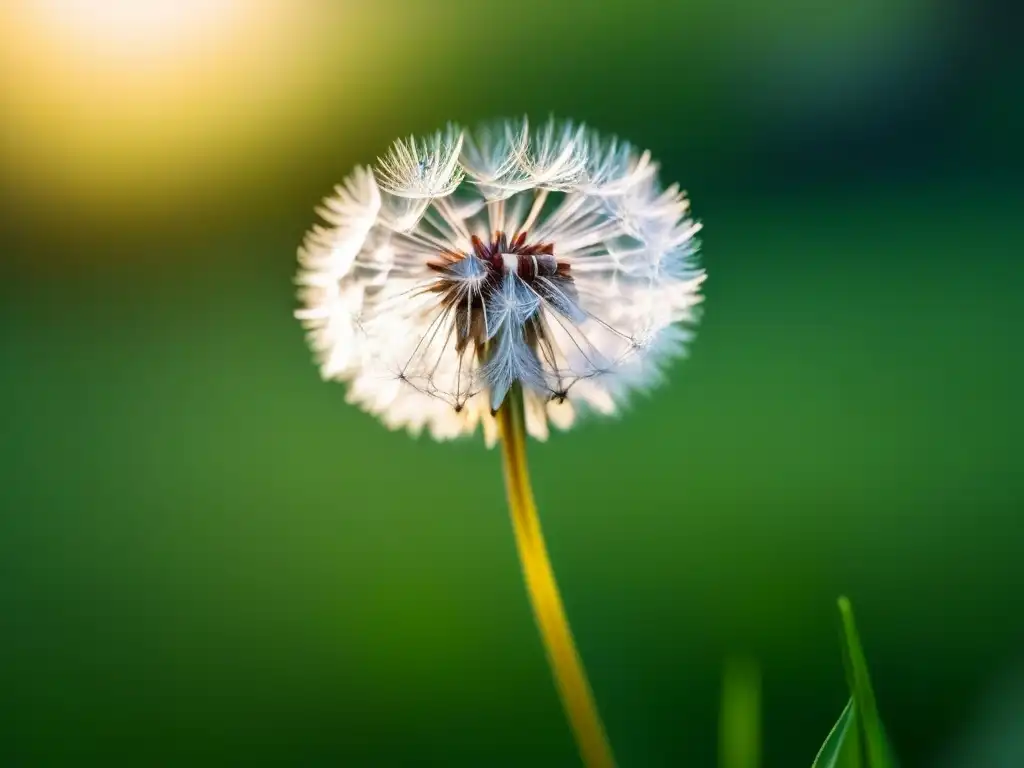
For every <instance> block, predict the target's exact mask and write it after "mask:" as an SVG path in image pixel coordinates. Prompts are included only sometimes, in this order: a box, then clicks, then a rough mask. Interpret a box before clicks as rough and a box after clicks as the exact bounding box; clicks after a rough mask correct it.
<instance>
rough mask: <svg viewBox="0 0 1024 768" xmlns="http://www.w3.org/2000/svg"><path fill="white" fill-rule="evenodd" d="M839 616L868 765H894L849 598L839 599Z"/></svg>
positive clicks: (886, 767) (875, 767) (883, 767)
mask: <svg viewBox="0 0 1024 768" xmlns="http://www.w3.org/2000/svg"><path fill="white" fill-rule="evenodd" d="M839 615H840V617H841V619H842V625H843V635H842V636H843V659H844V664H845V666H846V680H847V684H848V685H849V687H850V696H851V697H852V700H853V702H854V704H855V711H854V714H855V715H856V717H855V718H854V720H855V722H856V723H857V726H858V727H857V731H858V733H859V738H860V740H862V746H863V764H864V766H865V768H895V766H896V761H895V760H894V759H893V757H892V750H891V749H890V748H889V744H888V741H887V739H886V737H885V728H884V727H883V726H882V720H881V718H880V717H879V714H878V705H877V704H876V702H875V692H874V689H872V687H871V676H870V675H869V674H868V663H867V660H866V659H865V657H864V649H863V648H862V647H861V644H860V636H859V635H858V633H857V625H856V622H855V621H854V618H853V606H852V605H850V601H849V599H848V598H846V597H840V598H839Z"/></svg>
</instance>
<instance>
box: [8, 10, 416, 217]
mask: <svg viewBox="0 0 1024 768" xmlns="http://www.w3.org/2000/svg"><path fill="white" fill-rule="evenodd" d="M371 10H372V9H371ZM379 15H380V14H379V13H378V14H377V16H378V17H379ZM376 21H379V18H377V19H374V18H372V17H371V15H370V11H367V10H366V6H365V5H363V4H349V3H330V2H321V0H10V1H9V2H8V0H2V1H0V115H2V116H3V117H2V124H0V127H2V129H3V137H2V138H3V141H0V191H4V192H6V193H7V194H6V196H8V197H9V198H13V199H14V201H15V203H16V204H21V205H22V207H23V210H24V211H25V212H27V213H29V214H32V213H33V212H36V211H42V210H45V209H49V208H52V206H54V205H65V204H70V205H72V207H74V208H75V209H80V210H82V211H84V212H87V213H88V215H90V216H92V215H94V214H95V215H101V216H104V217H110V216H114V217H117V218H118V219H119V220H120V219H123V218H131V217H132V216H134V215H135V213H137V212H140V211H143V210H168V209H169V206H170V207H173V206H172V205H171V204H172V203H173V204H175V205H179V206H180V205H186V206H190V207H194V206H195V205H197V204H199V200H198V197H201V196H202V195H221V196H223V195H226V194H230V193H231V192H230V190H231V189H237V188H239V187H240V186H242V187H244V185H246V184H251V179H252V178H253V176H254V174H255V175H256V176H258V175H259V173H261V172H265V173H269V171H265V170H264V171H261V169H267V168H270V167H272V165H273V164H274V163H277V162H281V158H282V157H287V156H288V152H296V151H299V150H301V149H302V148H303V147H304V146H306V145H308V143H309V142H308V138H307V137H308V136H309V135H310V134H311V133H315V132H317V131H319V132H321V133H322V132H325V131H327V130H328V128H326V127H324V126H329V130H330V131H331V133H330V136H331V137H335V140H336V137H337V136H338V135H339V131H342V132H343V131H345V130H347V129H350V128H351V127H352V126H353V125H355V124H357V121H359V120H361V121H365V120H366V119H367V118H368V117H371V115H370V114H368V113H369V109H368V108H367V107H366V106H365V105H364V104H363V102H364V101H367V100H368V99H367V97H366V96H365V94H366V93H367V92H368V91H369V88H370V87H371V86H373V85H375V84H378V83H379V82H380V80H381V76H382V72H390V71H391V69H393V68H394V67H396V66H401V62H400V61H397V62H396V60H395V58H394V57H393V58H392V59H391V60H390V61H387V62H386V63H378V62H381V57H377V56H371V55H369V52H370V50H371V49H372V48H373V47H374V46H377V45H380V43H381V41H380V40H379V39H377V38H379V35H378V34H377V33H376V31H375V30H376V29H378V28H380V24H378V23H375V22H376ZM384 76H385V77H386V76H387V75H384ZM12 192H13V194H11V193H12Z"/></svg>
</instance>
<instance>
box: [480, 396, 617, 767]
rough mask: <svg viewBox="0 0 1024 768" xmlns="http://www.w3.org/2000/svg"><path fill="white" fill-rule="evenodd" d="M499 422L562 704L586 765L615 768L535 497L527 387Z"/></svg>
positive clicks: (536, 608)
mask: <svg viewBox="0 0 1024 768" xmlns="http://www.w3.org/2000/svg"><path fill="white" fill-rule="evenodd" d="M498 422H499V424H500V427H501V438H502V440H501V445H502V459H503V461H504V466H505V485H506V489H507V492H508V505H509V511H510V513H511V516H512V527H513V529H514V530H515V536H516V547H517V548H518V550H519V560H520V562H521V563H522V566H523V576H524V577H525V580H526V590H527V592H528V593H529V596H530V603H531V604H532V605H533V613H534V616H535V618H536V620H537V627H538V629H539V630H540V636H541V640H543V642H544V648H545V650H546V651H547V656H548V662H549V663H550V665H551V671H552V672H553V674H554V678H555V684H556V686H557V687H558V692H559V695H560V696H561V698H562V706H563V707H565V711H566V714H567V715H568V717H569V723H570V725H571V726H572V729H573V732H574V733H575V736H576V743H577V745H578V746H579V750H580V755H581V756H582V758H583V763H584V765H586V766H587V768H614V766H615V758H614V757H613V756H612V749H611V745H610V744H609V743H608V736H607V735H606V734H605V730H604V725H603V724H602V723H601V716H600V714H598V711H597V706H596V704H595V703H594V696H593V693H592V692H591V690H590V684H589V683H588V682H587V674H586V672H585V671H584V669H583V662H582V661H581V660H580V656H579V653H578V652H577V650H576V644H575V643H574V642H573V638H572V631H571V630H570V628H569V622H568V620H567V619H566V617H565V608H564V607H563V606H562V598H561V596H560V595H559V593H558V585H557V583H556V582H555V574H554V571H552V569H551V562H550V560H548V553H547V547H546V546H545V544H544V534H543V532H542V531H541V527H540V518H539V517H538V515H537V505H536V504H535V503H534V500H533V490H532V489H531V487H530V473H529V468H528V466H527V462H526V421H525V415H524V408H523V393H522V389H521V388H520V386H519V385H518V384H517V385H515V386H514V387H513V388H512V390H511V391H510V392H509V393H508V395H507V396H506V397H505V402H504V403H503V404H502V406H501V408H500V409H499V411H498Z"/></svg>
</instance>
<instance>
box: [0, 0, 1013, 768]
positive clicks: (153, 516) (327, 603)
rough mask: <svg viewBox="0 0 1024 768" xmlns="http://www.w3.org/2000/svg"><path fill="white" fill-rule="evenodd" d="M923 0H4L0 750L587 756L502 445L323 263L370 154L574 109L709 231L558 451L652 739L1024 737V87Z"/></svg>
mask: <svg viewBox="0 0 1024 768" xmlns="http://www.w3.org/2000/svg"><path fill="white" fill-rule="evenodd" d="M1009 8H1010V6H1009V5H1007V6H1006V8H1005V9H1004V8H1000V7H999V6H997V5H996V4H995V3H992V2H989V3H986V2H971V3H968V2H966V0H964V2H962V3H960V4H959V5H956V4H952V3H946V4H939V3H937V2H929V1H928V0H852V1H851V2H846V3H832V4H827V3H808V2H801V1H800V0H775V1H774V2H771V3H764V2H759V1H758V0H733V1H732V2H728V3H717V2H712V1H711V0H694V1H693V2H689V3H678V4H672V3H665V2H655V0H628V2H627V1H626V0H586V1H584V0H560V2H558V3H548V2H542V0H519V1H518V2H515V3H510V2H486V1H485V0H474V2H468V0H374V2H361V1H359V2H357V1H354V0H353V1H348V2H346V1H345V0H341V1H339V2H326V1H325V2H316V0H290V1H288V2H286V0H173V1H172V0H148V1H147V0H63V1H62V0H37V1H35V2H31V1H30V0H9V1H8V2H5V3H4V4H3V6H2V9H0V131H2V133H0V139H2V143H0V194H2V218H0V397H2V401H0V402H2V406H0V408H2V413H3V416H2V419H0V510H2V514H0V764H3V765H11V766H34V765H85V764H103V765H108V766H109V765H133V766H140V765H195V764H217V765H251V764H260V763H271V764H282V765H307V766H314V765H346V766H403V765H453V766H455V765H467V766H480V767H481V768H484V767H486V768H491V767H493V768H498V767H499V766H549V765H550V766H571V765H574V764H575V762H574V761H575V760H576V757H575V750H574V746H573V743H572V741H571V737H570V734H569V731H568V729H567V727H566V725H565V722H564V719H563V717H562V713H561V711H560V708H559V705H558V701H557V698H556V695H555V692H554V688H553V685H552V684H551V681H550V678H549V674H548V670H547V667H546V665H545V660H544V657H543V653H542V650H541V647H540V643H539V640H538V638H537V636H536V632H535V629H534V625H533V622H532V618H531V615H530V612H529V607H528V604H527V602H526V599H525V595H524V590H523V586H522V584H521V581H520V576H519V572H518V565H517V562H516V557H515V552H514V546H513V540H512V535H511V531H510V528H509V523H508V520H507V513H506V511H505V508H504V495H503V489H502V485H501V475H500V468H499V464H498V457H497V456H496V454H494V453H493V452H488V451H486V450H485V449H484V448H483V446H482V444H481V442H480V440H479V439H476V440H469V441H466V442H462V443H458V444H454V445H437V444H433V443H430V442H429V441H427V440H419V441H416V440H412V439H410V438H408V437H407V436H405V435H403V434H395V433H390V432H387V431H386V430H384V429H383V428H382V427H380V426H379V425H378V424H377V423H376V422H375V421H374V420H373V419H371V418H370V417H369V416H366V415H364V414H362V413H361V412H359V411H357V410H355V409H353V408H351V407H349V406H347V405H345V403H344V397H343V395H344V392H343V388H342V387H341V386H340V385H334V384H323V383H321V382H320V381H319V380H318V378H317V373H316V370H315V368H314V366H313V364H312V362H311V359H310V354H309V352H308V351H307V349H306V347H305V345H304V342H303V338H302V332H301V329H300V328H299V326H298V324H297V323H296V322H295V321H294V320H293V319H292V318H291V314H290V313H291V311H292V309H293V306H294V298H293V286H292V283H291V280H292V275H293V271H294V263H293V262H294V254H295V248H296V246H297V244H298V242H299V241H300V239H301V237H302V234H303V232H304V230H305V229H306V228H307V227H308V225H309V224H310V223H311V222H312V219H313V215H312V209H313V206H314V205H315V204H316V203H317V202H318V201H319V199H320V198H321V197H322V196H323V195H324V194H326V193H327V192H329V190H330V189H331V187H332V185H333V184H335V183H336V182H338V181H339V180H341V179H342V178H343V176H344V175H345V174H346V173H347V172H348V171H349V169H350V168H351V166H352V165H353V164H355V163H359V162H368V161H371V160H372V159H373V158H374V157H376V156H377V155H378V154H380V153H382V152H383V151H384V150H385V149H386V147H387V145H388V144H389V143H390V141H391V140H392V139H393V138H395V137H397V136H400V135H407V134H409V133H421V132H425V131H428V130H431V129H433V128H435V127H437V126H439V125H440V124H442V123H444V122H445V121H447V120H450V119H454V120H458V121H460V122H464V123H469V124H472V123H473V122H474V121H476V120H478V119H481V118H485V117H488V116H492V115H512V114H521V113H524V112H525V113H529V114H531V115H533V116H535V117H540V118H543V117H544V116H546V115H547V114H549V113H552V112H553V113H556V114H558V115H563V116H572V117H576V118H579V119H583V120H586V121H588V122H590V123H593V124H594V125H595V126H597V127H599V128H601V129H602V130H605V131H608V132H614V133H617V134H620V135H623V136H626V137H629V138H630V139H632V140H634V141H636V142H637V143H639V144H641V145H643V146H646V147H650V148H651V149H652V150H653V151H654V153H655V155H656V156H658V157H659V158H661V160H662V162H663V172H664V174H665V176H666V177H667V178H670V179H679V180H680V181H681V182H682V184H683V186H684V188H686V189H687V190H688V191H689V192H690V194H691V196H692V199H693V204H694V210H695V212H696V214H697V216H698V217H699V218H701V219H702V220H703V221H704V224H705V230H704V236H703V245H704V259H705V264H706V266H707V268H708V271H709V275H710V277H709V281H708V283H707V296H708V298H707V302H706V309H705V315H704V320H703V323H702V325H701V330H700V334H699V336H698V339H697V341H696V343H695V345H694V347H693V350H692V355H691V357H690V359H689V360H687V361H686V362H684V363H681V364H680V365H679V366H678V367H676V368H675V369H674V370H673V375H672V383H671V385H670V386H667V387H665V388H664V389H661V390H659V391H658V392H656V393H655V394H653V395H652V396H651V397H649V398H646V399H643V400H641V401H639V402H638V403H637V404H636V406H635V408H633V409H632V411H631V412H630V413H628V414H627V415H625V416H624V417H623V418H621V419H619V420H615V421H612V422H599V421H593V422H590V423H587V424H585V425H584V426H581V427H580V428H579V429H578V430H575V431H573V432H572V433H569V434H565V435H557V436H555V437H553V438H552V439H551V440H550V442H549V443H547V444H540V445H536V446H534V447H533V449H532V458H533V463H534V474H535V478H534V480H535V485H536V492H537V494H538V497H539V501H540V504H541V507H542V512H543V515H544V520H545V525H546V529H547V533H548V536H549V539H550V542H549V543H550V548H551V550H552V556H553V558H554V561H555V564H556V568H557V569H558V572H559V574H560V579H561V583H562V589H563V592H564V596H565V601H566V604H567V608H568V610H569V613H570V617H571V619H572V621H573V623H574V627H575V630H576V633H577V636H578V639H579V644H580V647H581V651H582V653H583V656H584V658H585V659H586V661H587V663H588V667H589V671H590V674H591V678H592V683H593V685H594V688H595V690H596V694H597V697H598V700H599V702H600V705H601V707H602V710H603V713H604V716H605V719H606V721H607V724H608V728H609V731H610V735H611V737H612V739H613V741H614V743H615V745H616V748H617V751H618V753H619V757H620V760H621V763H622V765H623V766H679V765H687V766H713V765H715V764H716V750H717V748H718V735H717V717H718V709H719V694H720V683H721V679H722V669H723V663H724V662H725V660H726V659H728V658H730V657H732V656H733V655H736V654H739V655H742V656H745V657H752V658H754V659H756V660H757V662H758V664H759V665H760V670H761V676H762V680H763V715H764V722H763V737H764V753H763V765H765V766H780V767H781V766H805V765H809V764H810V762H811V760H812V759H813V757H814V754H815V752H816V750H817V748H818V746H819V745H820V744H821V742H822V740H823V739H824V738H825V735H826V734H827V732H828V730H829V728H830V727H831V724H832V723H833V722H834V720H835V718H836V717H837V716H838V714H839V712H840V710H841V709H842V706H843V703H844V701H845V696H846V691H845V686H844V680H843V670H842V665H841V657H840V650H839V642H838V630H837V620H836V615H835V598H836V597H837V596H838V595H839V594H841V593H845V594H848V595H850V596H851V598H852V599H853V601H854V605H855V607H856V609H857V611H858V617H859V621H860V625H861V632H862V635H863V638H864V642H865V646H866V651H867V654H868V657H869V660H870V662H871V664H872V671H873V674H874V678H875V685H876V688H877V694H878V697H879V700H880V705H881V708H882V712H883V714H884V716H885V719H886V723H887V727H888V730H889V733H890V735H891V737H892V740H893V742H894V745H895V748H896V750H897V752H898V753H899V754H900V756H901V758H902V761H903V764H904V765H905V766H910V767H911V768H914V767H916V766H944V767H945V768H954V767H955V768H989V766H991V768H1014V766H1020V765H1024V755H1022V748H1024V747H1022V745H1021V740H1022V736H1021V733H1020V731H1021V730H1022V729H1024V683H1022V682H1021V680H1022V678H1021V667H1022V664H1024V599H1022V597H1021V595H1022V594H1024V592H1022V589H1024V558H1022V556H1021V555H1022V551H1024V535H1022V534H1024V526H1022V522H1021V515H1022V512H1024V503H1022V502H1024V452H1022V436H1024V404H1022V402H1021V400H1022V398H1021V393H1022V392H1024V387H1022V383H1024V363H1022V358H1021V350H1022V341H1021V339H1022V338H1024V299H1022V285H1024V282H1022V281H1024V267H1022V261H1021V259H1022V254H1024V193H1022V191H1021V185H1020V182H1021V178H1022V174H1021V172H1022V170H1024V162H1022V159H1024V153H1022V149H1021V144H1022V142H1021V141H1020V139H1021V137H1022V136H1024V109H1022V96H1021V87H1020V83H1021V82H1022V75H1024V68H1022V67H1021V66H1020V65H1019V64H1020V62H1019V59H1018V58H1017V55H1016V53H1015V51H1016V49H1017V48H1018V42H1017V39H1016V38H1017V35H1016V33H1015V32H1014V24H1013V23H1012V18H1013V16H1012V15H1011V14H1010V13H1009Z"/></svg>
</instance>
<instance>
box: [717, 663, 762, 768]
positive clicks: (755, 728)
mask: <svg viewBox="0 0 1024 768" xmlns="http://www.w3.org/2000/svg"><path fill="white" fill-rule="evenodd" d="M718 727H719V732H718V738H719V751H718V755H719V757H718V764H719V766H720V768H760V765H761V671H760V670H759V669H758V667H757V664H756V663H755V662H753V661H749V660H747V659H732V660H730V661H728V662H727V663H726V665H725V673H724V676H723V678H722V710H721V714H720V716H719V726H718Z"/></svg>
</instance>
